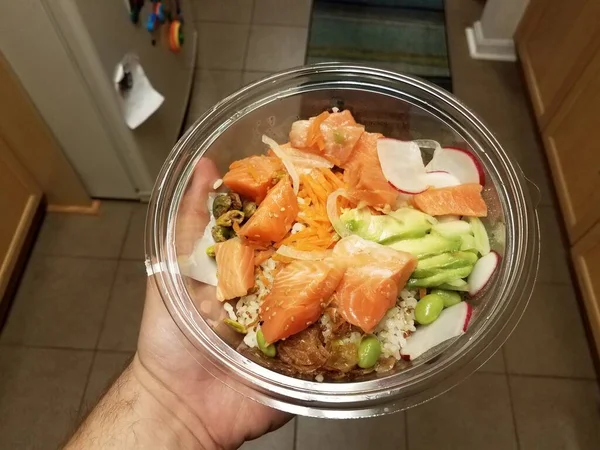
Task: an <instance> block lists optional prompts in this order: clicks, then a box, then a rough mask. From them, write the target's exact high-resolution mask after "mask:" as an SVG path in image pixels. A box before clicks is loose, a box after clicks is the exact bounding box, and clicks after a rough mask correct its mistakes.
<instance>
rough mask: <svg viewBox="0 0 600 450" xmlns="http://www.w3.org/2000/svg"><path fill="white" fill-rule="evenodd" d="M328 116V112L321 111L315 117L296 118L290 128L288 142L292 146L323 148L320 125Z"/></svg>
mask: <svg viewBox="0 0 600 450" xmlns="http://www.w3.org/2000/svg"><path fill="white" fill-rule="evenodd" d="M327 117H329V112H327V111H323V112H322V113H321V114H319V115H318V116H316V117H311V118H310V119H308V120H297V121H296V122H294V123H293V124H292V129H291V130H290V144H292V147H294V148H312V147H316V148H317V149H318V150H323V148H324V147H325V143H324V141H323V135H322V134H321V129H320V125H321V123H322V122H323V121H324V120H325V119H327Z"/></svg>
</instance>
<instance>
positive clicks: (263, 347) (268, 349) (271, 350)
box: [256, 330, 277, 358]
mask: <svg viewBox="0 0 600 450" xmlns="http://www.w3.org/2000/svg"><path fill="white" fill-rule="evenodd" d="M256 342H257V343H258V348H259V349H260V351H261V352H263V353H264V354H265V355H267V356H268V357H269V358H275V355H276V354H277V349H276V348H275V346H274V345H273V344H269V345H267V342H266V341H265V337H264V335H263V332H262V330H258V331H257V332H256Z"/></svg>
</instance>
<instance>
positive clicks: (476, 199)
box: [412, 183, 487, 217]
mask: <svg viewBox="0 0 600 450" xmlns="http://www.w3.org/2000/svg"><path fill="white" fill-rule="evenodd" d="M481 190H482V187H481V185H480V184H478V183H469V184H460V185H458V186H449V187H445V188H439V189H427V190H426V191H425V192H422V193H420V194H417V195H415V196H414V197H413V199H412V201H413V204H414V205H415V206H416V207H417V208H419V209H420V210H421V211H423V212H424V213H426V214H429V215H431V216H442V215H446V214H453V215H457V216H475V217H485V216H487V205H486V204H485V201H484V200H483V197H482V196H481Z"/></svg>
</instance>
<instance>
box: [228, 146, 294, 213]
mask: <svg viewBox="0 0 600 450" xmlns="http://www.w3.org/2000/svg"><path fill="white" fill-rule="evenodd" d="M280 170H283V164H282V163H281V160H280V159H279V158H277V157H272V156H263V155H261V156H250V157H248V158H244V159H241V160H239V161H234V162H233V163H232V164H231V165H230V166H229V172H227V173H226V174H225V176H224V177H223V184H225V186H227V187H228V188H229V189H231V190H232V191H233V192H237V193H238V194H240V195H242V196H244V197H248V198H250V199H252V200H253V201H255V202H256V203H260V202H262V201H263V199H264V198H265V196H266V195H267V191H268V190H269V188H271V187H272V186H273V176H274V175H275V174H276V173H277V172H278V171H280Z"/></svg>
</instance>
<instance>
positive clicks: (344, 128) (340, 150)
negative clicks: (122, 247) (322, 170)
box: [320, 110, 365, 166]
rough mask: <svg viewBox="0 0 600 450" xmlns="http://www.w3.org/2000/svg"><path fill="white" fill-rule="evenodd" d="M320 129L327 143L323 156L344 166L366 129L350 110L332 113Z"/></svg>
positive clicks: (337, 164)
mask: <svg viewBox="0 0 600 450" xmlns="http://www.w3.org/2000/svg"><path fill="white" fill-rule="evenodd" d="M320 129H321V134H322V135H323V142H324V145H325V148H324V149H323V156H325V158H327V159H328V160H330V161H331V162H333V163H334V164H335V165H336V166H342V165H344V164H345V163H346V162H347V161H348V159H350V156H351V155H352V151H353V150H354V146H355V145H356V142H357V141H358V139H359V138H360V136H361V135H362V134H363V132H364V131H365V127H364V126H362V125H358V124H357V123H356V121H355V120H354V117H352V114H351V113H350V111H348V110H345V111H342V112H338V113H333V114H330V115H329V117H327V118H326V119H325V120H324V121H323V122H322V123H321V126H320Z"/></svg>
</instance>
